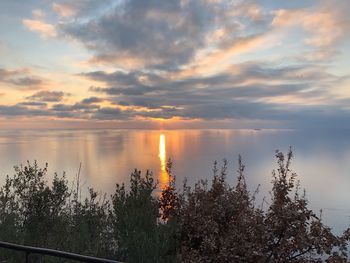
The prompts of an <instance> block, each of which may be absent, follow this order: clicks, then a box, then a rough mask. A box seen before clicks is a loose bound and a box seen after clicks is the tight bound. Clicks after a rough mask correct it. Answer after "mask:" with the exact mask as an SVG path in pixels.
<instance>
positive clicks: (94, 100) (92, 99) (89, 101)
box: [81, 97, 104, 104]
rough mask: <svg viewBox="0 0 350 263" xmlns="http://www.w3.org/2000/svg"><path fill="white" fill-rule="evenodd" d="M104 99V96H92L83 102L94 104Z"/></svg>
mask: <svg viewBox="0 0 350 263" xmlns="http://www.w3.org/2000/svg"><path fill="white" fill-rule="evenodd" d="M103 101H104V99H102V98H98V97H90V98H86V99H83V100H82V101H81V104H94V103H99V102H103Z"/></svg>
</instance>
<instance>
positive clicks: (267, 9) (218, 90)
mask: <svg viewBox="0 0 350 263" xmlns="http://www.w3.org/2000/svg"><path fill="white" fill-rule="evenodd" d="M349 13H350V1H348V0H325V1H323V0H293V1H281V0H279V1H277V0H255V1H254V0H230V1H229V0H198V1H197V0H177V1H175V0H167V1H164V0H144V1H140V0H98V1H96V0H70V1H69V0H57V1H50V0H25V1H23V0H0V58H1V59H0V127H1V128H8V129H12V128H19V129H20V128H31V129H33V128H77V129H79V128H139V129H159V128H161V129H177V128H286V129H290V128H297V129H302V128H314V129H329V128H347V129H348V128H350V79H349V77H350V52H349V51H350V41H349V40H350V17H349V15H348V14H349Z"/></svg>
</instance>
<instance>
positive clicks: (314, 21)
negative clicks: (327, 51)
mask: <svg viewBox="0 0 350 263" xmlns="http://www.w3.org/2000/svg"><path fill="white" fill-rule="evenodd" d="M272 25H273V26H275V27H294V26H299V25H301V26H302V28H303V29H304V30H305V31H307V32H308V33H309V34H310V36H309V37H307V38H306V39H305V43H306V44H308V45H310V46H314V47H317V48H324V47H329V46H331V45H333V44H334V43H335V42H337V41H338V40H339V39H340V38H341V37H342V35H343V34H344V32H345V30H346V29H347V28H348V27H349V25H347V24H346V23H344V22H343V21H342V18H341V16H339V14H338V12H336V11H334V10H328V11H325V10H318V11H310V10H304V9H298V10H278V11H277V12H276V16H275V18H274V20H273V21H272Z"/></svg>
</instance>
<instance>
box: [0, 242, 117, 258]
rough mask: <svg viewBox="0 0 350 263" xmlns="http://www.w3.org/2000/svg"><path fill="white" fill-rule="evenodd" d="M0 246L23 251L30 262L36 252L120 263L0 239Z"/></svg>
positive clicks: (61, 256)
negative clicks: (31, 256)
mask: <svg viewBox="0 0 350 263" xmlns="http://www.w3.org/2000/svg"><path fill="white" fill-rule="evenodd" d="M0 248H5V249H11V250H16V251H22V252H25V257H26V261H25V262H26V263H29V262H30V257H29V256H30V255H31V254H36V255H46V256H52V257H58V258H65V259H70V260H75V261H80V262H91V263H122V262H119V261H114V260H110V259H103V258H95V257H90V256H83V255H79V254H75V253H70V252H64V251H59V250H54V249H48V248H39V247H31V246H24V245H17V244H13V243H8V242H3V241H0Z"/></svg>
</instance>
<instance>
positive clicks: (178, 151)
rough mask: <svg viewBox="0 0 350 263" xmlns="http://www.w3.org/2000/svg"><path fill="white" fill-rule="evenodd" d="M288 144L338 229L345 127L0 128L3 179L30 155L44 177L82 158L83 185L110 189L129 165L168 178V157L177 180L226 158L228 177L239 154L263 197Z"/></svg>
mask: <svg viewBox="0 0 350 263" xmlns="http://www.w3.org/2000/svg"><path fill="white" fill-rule="evenodd" d="M289 146H292V147H293V151H294V154H295V159H294V162H293V168H294V170H295V171H296V172H297V173H298V175H299V177H298V178H299V179H300V181H301V186H302V188H305V189H306V190H307V197H308V200H309V201H310V206H311V208H313V209H315V210H319V209H323V217H324V220H325V221H326V223H328V224H329V225H330V226H331V227H333V228H334V229H335V230H336V231H340V230H342V229H344V228H345V227H346V226H347V225H348V224H349V223H350V220H349V216H350V202H349V201H350V191H349V189H350V172H349V171H350V133H349V131H322V132H319V131H318V132H314V131H285V130H284V131H282V130H178V131H141V130H59V131H57V130H55V131H53V130H46V131H43V130H41V131H37V130H35V131H18V130H17V131H12V130H11V131H10V130H0V154H1V158H0V165H1V166H0V167H1V174H2V176H1V180H0V182H1V183H2V182H3V180H4V178H5V176H6V175H7V174H9V175H11V174H13V166H14V165H18V164H21V163H25V162H26V161H27V160H29V161H31V162H32V161H33V160H38V163H39V164H40V165H44V164H45V163H46V162H47V163H49V176H48V177H49V178H48V179H50V177H52V176H53V174H54V172H57V173H58V174H61V173H63V171H65V172H66V174H67V178H68V179H69V180H73V179H74V177H75V175H76V173H77V172H78V169H79V164H80V163H82V169H81V178H82V181H83V182H84V186H85V187H88V186H91V187H94V188H95V189H98V190H101V191H103V192H107V193H111V192H113V189H114V185H115V183H117V182H118V183H121V182H128V180H129V174H130V172H131V171H132V170H133V169H134V168H138V169H140V170H146V169H150V170H152V171H153V172H154V175H155V177H156V178H157V179H158V180H159V182H160V185H162V184H163V183H165V182H166V181H167V176H166V173H165V163H166V160H167V159H168V158H171V159H172V160H173V162H174V169H173V170H174V173H175V174H176V177H177V182H178V185H180V184H181V183H182V181H183V179H184V178H185V177H186V178H187V179H188V183H189V184H190V185H193V184H194V183H195V182H196V181H197V180H199V179H206V178H209V179H210V178H211V175H212V164H213V162H214V161H215V160H218V161H219V162H220V161H221V160H222V159H224V158H225V159H227V160H228V161H229V169H230V176H229V178H228V179H229V181H230V182H231V183H233V182H234V180H235V176H236V173H235V171H236V170H237V158H238V155H239V154H241V155H242V157H243V160H244V163H245V164H246V179H247V181H248V184H249V186H250V189H251V190H252V191H254V189H255V187H256V186H257V185H259V184H260V185H261V188H260V189H261V190H260V194H259V196H260V198H262V197H264V196H266V197H267V198H268V197H269V190H270V189H271V179H272V178H271V171H272V169H274V168H275V167H276V165H275V160H274V153H275V150H276V149H279V150H282V151H284V152H286V151H287V150H288V147H289Z"/></svg>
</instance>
